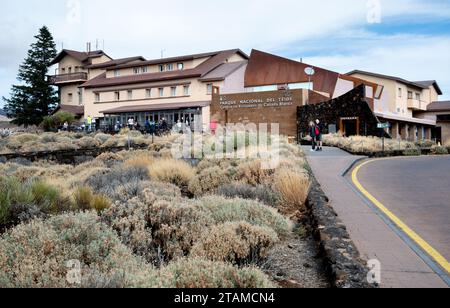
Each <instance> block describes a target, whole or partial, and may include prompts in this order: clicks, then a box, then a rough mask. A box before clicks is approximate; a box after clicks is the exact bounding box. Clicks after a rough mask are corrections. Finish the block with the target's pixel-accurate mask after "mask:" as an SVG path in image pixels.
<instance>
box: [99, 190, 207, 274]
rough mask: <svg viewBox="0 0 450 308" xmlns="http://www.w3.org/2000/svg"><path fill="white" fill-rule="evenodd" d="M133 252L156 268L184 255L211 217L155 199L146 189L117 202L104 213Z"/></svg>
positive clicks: (183, 205) (186, 207) (179, 205)
mask: <svg viewBox="0 0 450 308" xmlns="http://www.w3.org/2000/svg"><path fill="white" fill-rule="evenodd" d="M103 217H104V220H105V221H106V222H107V223H108V224H109V225H111V226H112V227H113V228H114V230H116V231H117V233H118V234H119V237H120V238H121V239H122V242H123V243H124V244H126V245H127V246H129V247H130V248H131V249H132V250H133V252H135V253H136V254H138V255H141V256H143V257H145V258H146V259H147V260H148V261H150V262H152V263H154V264H155V265H160V264H161V263H163V262H168V261H171V260H173V259H175V258H179V257H184V256H187V255H188V254H189V252H190V250H191V248H192V246H193V244H194V243H195V241H196V240H197V239H198V238H199V237H200V235H201V233H202V232H203V230H204V229H205V228H207V227H208V226H211V225H213V224H214V221H213V220H212V219H211V217H209V216H208V214H207V213H205V212H204V211H199V210H198V209H197V208H196V207H194V206H192V205H188V204H183V203H181V202H175V203H173V204H171V203H169V202H167V201H162V200H158V198H157V196H155V194H154V193H152V192H151V191H149V190H146V191H144V192H143V194H142V195H141V196H140V198H135V199H133V200H131V201H129V202H128V203H116V204H115V205H113V206H112V207H111V208H110V209H108V210H107V211H105V212H104V213H103Z"/></svg>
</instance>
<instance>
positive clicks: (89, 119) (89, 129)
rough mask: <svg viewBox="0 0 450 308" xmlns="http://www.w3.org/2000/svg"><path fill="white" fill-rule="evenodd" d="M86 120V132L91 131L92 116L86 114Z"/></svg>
mask: <svg viewBox="0 0 450 308" xmlns="http://www.w3.org/2000/svg"><path fill="white" fill-rule="evenodd" d="M86 122H87V123H86V124H87V129H88V132H91V131H92V117H91V116H88V117H87V120H86Z"/></svg>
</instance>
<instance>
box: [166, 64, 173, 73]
mask: <svg viewBox="0 0 450 308" xmlns="http://www.w3.org/2000/svg"><path fill="white" fill-rule="evenodd" d="M167 70H168V71H169V72H170V71H173V64H167Z"/></svg>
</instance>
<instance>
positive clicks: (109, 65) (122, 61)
mask: <svg viewBox="0 0 450 308" xmlns="http://www.w3.org/2000/svg"><path fill="white" fill-rule="evenodd" d="M134 61H141V62H144V61H145V58H144V57H140V56H139V57H129V58H123V59H116V60H111V61H108V62H104V63H99V64H92V65H88V66H86V68H89V69H99V68H103V69H105V68H114V69H116V68H117V67H118V66H119V65H124V64H128V63H130V62H134Z"/></svg>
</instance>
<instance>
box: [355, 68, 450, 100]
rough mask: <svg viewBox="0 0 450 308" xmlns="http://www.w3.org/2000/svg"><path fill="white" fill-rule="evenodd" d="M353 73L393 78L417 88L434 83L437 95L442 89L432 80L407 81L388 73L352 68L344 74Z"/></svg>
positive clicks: (426, 87)
mask: <svg viewBox="0 0 450 308" xmlns="http://www.w3.org/2000/svg"><path fill="white" fill-rule="evenodd" d="M354 74H361V75H367V76H372V77H376V78H383V79H389V80H394V81H397V82H400V83H403V84H406V85H409V86H412V87H415V88H419V89H428V88H429V87H430V86H431V85H435V88H436V91H437V92H438V94H439V95H441V94H442V91H441V90H440V88H439V86H438V84H437V82H436V81H434V80H433V81H432V83H431V84H429V83H430V82H431V81H409V80H406V79H403V78H400V77H395V76H389V75H383V74H378V73H372V72H366V71H361V70H354V71H351V72H349V73H347V74H346V75H354Z"/></svg>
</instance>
